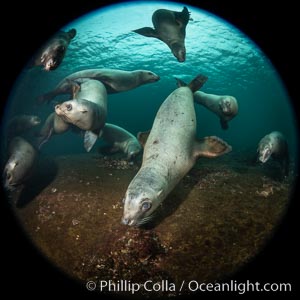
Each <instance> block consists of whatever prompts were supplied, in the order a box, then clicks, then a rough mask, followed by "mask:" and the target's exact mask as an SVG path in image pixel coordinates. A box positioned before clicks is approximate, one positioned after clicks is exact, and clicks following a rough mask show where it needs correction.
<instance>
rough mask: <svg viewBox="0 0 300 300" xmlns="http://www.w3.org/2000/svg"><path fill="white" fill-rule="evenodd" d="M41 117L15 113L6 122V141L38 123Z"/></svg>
mask: <svg viewBox="0 0 300 300" xmlns="http://www.w3.org/2000/svg"><path fill="white" fill-rule="evenodd" d="M40 123H41V119H40V118H39V117H38V116H33V115H17V116H15V117H13V118H12V119H11V120H9V122H8V124H7V139H8V141H9V140H10V139H12V138H13V137H15V136H18V135H21V134H23V133H25V132H27V131H28V130H30V129H31V128H33V127H35V126H37V125H39V124H40Z"/></svg>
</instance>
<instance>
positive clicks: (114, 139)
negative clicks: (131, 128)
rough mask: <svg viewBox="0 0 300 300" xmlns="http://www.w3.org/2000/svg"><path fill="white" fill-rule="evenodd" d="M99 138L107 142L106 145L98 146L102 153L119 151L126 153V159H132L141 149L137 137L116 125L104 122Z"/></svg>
mask: <svg viewBox="0 0 300 300" xmlns="http://www.w3.org/2000/svg"><path fill="white" fill-rule="evenodd" d="M101 138H102V139H103V140H104V141H105V142H107V143H108V144H109V146H108V147H102V148H100V152H101V153H103V154H108V153H116V152H120V151H121V152H123V153H124V154H125V155H127V159H128V160H132V159H133V158H134V157H136V156H137V155H138V154H139V153H140V152H141V150H142V147H141V145H140V143H139V141H138V140H137V138H136V137H135V136H134V135H132V134H131V133H130V132H128V131H127V130H125V129H124V128H121V127H119V126H117V125H113V124H109V123H106V124H105V126H104V127H103V134H102V136H101Z"/></svg>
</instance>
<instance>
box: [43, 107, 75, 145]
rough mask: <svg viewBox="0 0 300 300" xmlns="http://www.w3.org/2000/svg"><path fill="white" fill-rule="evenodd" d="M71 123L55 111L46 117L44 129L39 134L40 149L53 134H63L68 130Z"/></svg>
mask: <svg viewBox="0 0 300 300" xmlns="http://www.w3.org/2000/svg"><path fill="white" fill-rule="evenodd" d="M69 128H70V124H69V123H66V122H65V121H64V120H63V119H62V118H61V117H59V116H58V115H57V114H56V113H55V112H53V113H51V114H50V115H49V116H48V118H47V119H46V121H45V123H44V125H43V127H42V129H41V130H40V132H39V134H38V139H37V147H38V149H40V148H41V147H42V146H43V145H44V144H45V143H46V142H48V141H49V139H50V138H51V136H52V135H53V134H62V133H64V132H66V131H68V130H69Z"/></svg>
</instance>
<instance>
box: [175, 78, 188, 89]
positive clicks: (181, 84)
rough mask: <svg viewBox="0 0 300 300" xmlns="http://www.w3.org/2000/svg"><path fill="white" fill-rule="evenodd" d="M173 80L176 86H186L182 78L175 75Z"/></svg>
mask: <svg viewBox="0 0 300 300" xmlns="http://www.w3.org/2000/svg"><path fill="white" fill-rule="evenodd" d="M175 80H176V83H177V87H182V86H187V84H186V83H185V82H184V81H183V80H181V79H179V78H177V77H175Z"/></svg>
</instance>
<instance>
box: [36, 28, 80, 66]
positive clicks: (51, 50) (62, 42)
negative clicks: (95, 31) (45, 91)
mask: <svg viewBox="0 0 300 300" xmlns="http://www.w3.org/2000/svg"><path fill="white" fill-rule="evenodd" d="M75 35H76V30H75V29H71V30H69V31H68V32H64V31H59V32H58V33H57V34H55V35H54V36H53V37H52V38H50V39H49V41H48V42H47V43H46V44H45V45H44V46H43V47H42V48H41V49H40V50H39V51H38V52H37V54H36V55H35V56H34V58H33V59H32V62H31V66H44V70H46V71H52V70H55V69H56V68H57V67H58V66H59V65H60V64H61V62H62V60H63V58H64V56H65V53H66V51H67V48H68V46H69V44H70V42H71V40H72V39H73V38H74V37H75Z"/></svg>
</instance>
